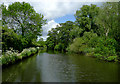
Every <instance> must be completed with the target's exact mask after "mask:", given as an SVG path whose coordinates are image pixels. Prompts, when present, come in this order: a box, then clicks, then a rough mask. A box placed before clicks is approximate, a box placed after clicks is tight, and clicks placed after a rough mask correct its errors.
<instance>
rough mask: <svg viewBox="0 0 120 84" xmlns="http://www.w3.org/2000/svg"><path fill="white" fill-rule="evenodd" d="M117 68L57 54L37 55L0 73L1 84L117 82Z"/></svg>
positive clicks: (89, 59)
mask: <svg viewBox="0 0 120 84" xmlns="http://www.w3.org/2000/svg"><path fill="white" fill-rule="evenodd" d="M119 68H120V64H117V63H108V62H103V61H97V60H96V59H95V58H91V57H87V56H83V55H76V54H71V55H67V54H61V53H57V54H55V53H49V52H44V53H38V54H37V55H34V56H31V57H29V58H28V59H24V60H23V61H22V62H19V63H16V64H13V65H11V66H9V67H7V68H4V69H3V70H2V80H3V82H119V78H120V77H119V75H118V74H119V72H118V71H119Z"/></svg>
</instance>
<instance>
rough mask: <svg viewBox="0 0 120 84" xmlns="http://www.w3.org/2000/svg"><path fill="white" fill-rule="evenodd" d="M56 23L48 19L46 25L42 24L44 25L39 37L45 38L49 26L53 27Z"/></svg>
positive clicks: (49, 28)
mask: <svg viewBox="0 0 120 84" xmlns="http://www.w3.org/2000/svg"><path fill="white" fill-rule="evenodd" d="M57 25H59V24H58V23H56V22H55V21H54V20H50V21H48V24H46V25H44V26H43V27H42V29H43V32H42V36H41V37H42V38H43V39H44V40H46V38H47V37H48V36H47V33H48V31H50V30H51V28H55V27H56V26H57ZM41 37H40V38H41ZM38 39H39V38H38Z"/></svg>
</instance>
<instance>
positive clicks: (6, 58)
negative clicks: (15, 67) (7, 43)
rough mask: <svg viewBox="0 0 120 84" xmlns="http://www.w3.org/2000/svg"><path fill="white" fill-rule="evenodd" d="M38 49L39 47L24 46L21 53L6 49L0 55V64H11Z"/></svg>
mask: <svg viewBox="0 0 120 84" xmlns="http://www.w3.org/2000/svg"><path fill="white" fill-rule="evenodd" d="M39 50H40V48H39V47H37V48H26V49H23V51H22V52H21V53H18V51H15V50H12V49H11V50H8V51H7V52H5V53H4V54H3V55H2V56H1V57H0V65H2V66H3V65H8V64H13V63H15V62H16V61H18V60H22V59H23V58H26V57H29V56H32V55H34V54H35V53H37V52H38V51H39Z"/></svg>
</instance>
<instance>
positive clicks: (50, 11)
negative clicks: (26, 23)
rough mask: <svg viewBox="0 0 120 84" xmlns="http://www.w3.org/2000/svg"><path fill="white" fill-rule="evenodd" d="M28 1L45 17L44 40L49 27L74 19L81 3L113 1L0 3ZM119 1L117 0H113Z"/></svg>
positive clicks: (6, 0) (53, 0)
mask: <svg viewBox="0 0 120 84" xmlns="http://www.w3.org/2000/svg"><path fill="white" fill-rule="evenodd" d="M17 1H19V2H23V1H24V2H28V3H30V4H31V6H33V7H34V9H35V10H36V12H37V13H41V14H43V15H44V18H45V19H47V24H46V25H44V26H43V27H42V28H43V32H42V34H43V36H41V37H42V38H43V39H44V40H46V38H47V33H48V31H49V30H50V29H51V28H55V27H56V25H59V23H63V22H66V21H68V20H70V21H75V17H74V14H75V11H76V10H78V9H79V8H80V7H82V6H83V5H90V4H96V5H97V6H100V4H101V3H100V2H106V1H113V0H4V1H3V0H0V3H4V4H5V5H7V6H8V5H9V4H11V3H13V2H17ZM114 1H119V0H114Z"/></svg>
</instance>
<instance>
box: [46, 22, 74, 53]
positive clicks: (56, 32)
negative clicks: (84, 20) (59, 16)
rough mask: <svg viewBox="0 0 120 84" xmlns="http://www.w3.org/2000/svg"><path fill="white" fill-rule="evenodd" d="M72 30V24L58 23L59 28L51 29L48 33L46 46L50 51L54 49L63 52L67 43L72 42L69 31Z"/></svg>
mask: <svg viewBox="0 0 120 84" xmlns="http://www.w3.org/2000/svg"><path fill="white" fill-rule="evenodd" d="M72 29H73V22H72V21H67V22H65V23H60V26H57V27H56V28H52V30H51V31H49V33H48V36H49V37H48V38H47V46H48V48H51V49H56V50H60V51H63V50H65V49H66V48H67V46H68V45H69V43H71V42H72V38H71V35H70V32H71V30H72Z"/></svg>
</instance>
